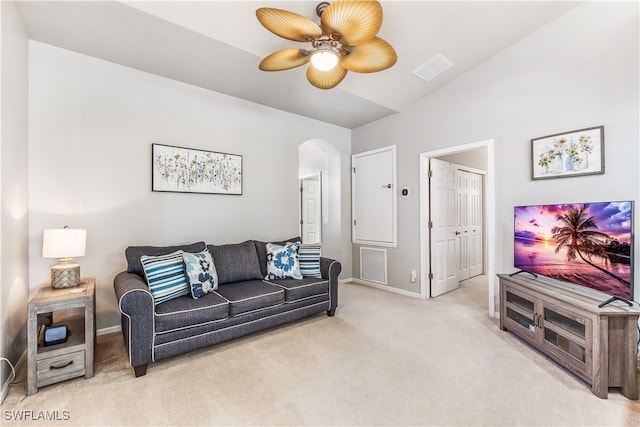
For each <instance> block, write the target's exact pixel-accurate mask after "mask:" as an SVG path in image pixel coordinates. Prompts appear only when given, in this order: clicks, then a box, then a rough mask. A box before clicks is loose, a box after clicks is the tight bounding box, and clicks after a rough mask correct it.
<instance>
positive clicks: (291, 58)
mask: <svg viewBox="0 0 640 427" xmlns="http://www.w3.org/2000/svg"><path fill="white" fill-rule="evenodd" d="M307 62H309V51H307V50H304V49H298V48H289V49H282V50H279V51H277V52H273V53H272V54H271V55H269V56H267V57H266V58H264V59H263V60H262V62H260V65H259V66H258V68H260V69H261V70H262V71H282V70H290V69H291V68H296V67H299V66H301V65H304V64H306V63H307Z"/></svg>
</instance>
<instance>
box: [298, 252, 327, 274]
mask: <svg viewBox="0 0 640 427" xmlns="http://www.w3.org/2000/svg"><path fill="white" fill-rule="evenodd" d="M320 249H322V245H300V248H299V249H298V259H299V261H300V272H301V273H302V277H322V275H321V274H320Z"/></svg>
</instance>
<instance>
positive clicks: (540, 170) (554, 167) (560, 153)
mask: <svg viewBox="0 0 640 427" xmlns="http://www.w3.org/2000/svg"><path fill="white" fill-rule="evenodd" d="M603 173H604V126H597V127H593V128H587V129H579V130H573V131H571V132H564V133H558V134H555V135H549V136H543V137H541V138H535V139H532V140H531V177H532V179H548V178H562V177H567V176H580V175H594V174H603Z"/></svg>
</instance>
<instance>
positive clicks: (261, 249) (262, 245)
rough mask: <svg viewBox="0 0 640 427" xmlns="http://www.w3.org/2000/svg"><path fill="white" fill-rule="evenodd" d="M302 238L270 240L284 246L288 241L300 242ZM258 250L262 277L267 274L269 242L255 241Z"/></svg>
mask: <svg viewBox="0 0 640 427" xmlns="http://www.w3.org/2000/svg"><path fill="white" fill-rule="evenodd" d="M300 241H302V239H300V237H294V238H292V239H286V240H281V241H279V242H268V243H273V244H275V245H280V246H284V245H285V243H286V242H300ZM253 243H254V245H255V247H256V252H257V253H258V260H259V261H260V271H261V274H262V277H264V276H266V275H267V242H261V241H260V240H254V241H253Z"/></svg>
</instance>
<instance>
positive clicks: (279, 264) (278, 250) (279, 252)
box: [265, 242, 302, 280]
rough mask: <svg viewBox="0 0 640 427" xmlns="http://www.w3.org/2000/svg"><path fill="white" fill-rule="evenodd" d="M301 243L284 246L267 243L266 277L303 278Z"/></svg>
mask: <svg viewBox="0 0 640 427" xmlns="http://www.w3.org/2000/svg"><path fill="white" fill-rule="evenodd" d="M299 247H300V243H298V242H296V243H287V244H286V245H284V246H280V245H276V244H273V243H267V275H266V276H265V279H298V280H299V279H302V274H301V273H300V262H299V261H298V248H299Z"/></svg>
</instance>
